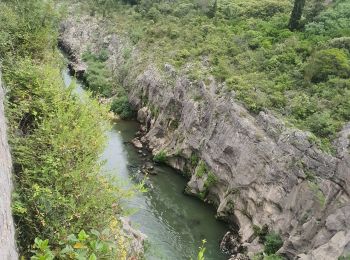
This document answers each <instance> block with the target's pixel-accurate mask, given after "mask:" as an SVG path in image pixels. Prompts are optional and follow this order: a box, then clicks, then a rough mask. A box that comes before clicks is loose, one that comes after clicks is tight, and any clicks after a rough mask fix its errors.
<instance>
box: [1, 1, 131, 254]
mask: <svg viewBox="0 0 350 260" xmlns="http://www.w3.org/2000/svg"><path fill="white" fill-rule="evenodd" d="M59 19H60V12H59V6H58V7H57V6H56V7H55V6H54V3H53V2H52V1H42V0H19V1H2V2H1V3H0V24H1V27H0V55H1V63H2V68H1V69H2V71H3V77H4V82H5V84H6V89H7V91H8V93H7V97H8V101H7V117H8V121H9V135H10V144H11V147H12V156H13V160H14V174H15V191H14V194H13V214H14V218H15V224H16V230H17V239H18V248H19V251H20V254H21V255H22V256H24V257H25V258H29V257H31V256H32V255H33V254H35V255H34V256H32V259H53V258H54V257H55V259H57V258H58V259H82V258H84V257H85V258H84V259H125V258H126V254H127V252H126V246H127V243H128V242H127V241H126V240H125V238H123V235H122V234H121V225H120V223H119V219H118V216H120V215H121V214H122V208H121V203H120V202H121V199H123V198H125V196H126V195H127V194H126V193H125V191H123V190H121V189H120V188H119V187H118V185H116V183H115V182H113V180H111V179H110V178H109V177H108V176H107V175H102V174H101V163H100V162H99V156H100V153H101V151H102V149H103V148H104V144H105V134H104V130H105V126H106V124H105V122H106V120H105V118H104V116H105V115H106V109H105V108H103V107H101V106H100V105H99V104H98V103H97V101H94V100H92V99H91V100H89V102H82V101H81V99H80V98H78V97H77V96H75V94H74V92H73V91H72V90H73V86H72V87H70V88H68V89H66V88H65V87H64V85H63V80H62V77H61V73H60V69H61V67H60V64H61V58H60V57H59V55H58V52H57V47H56V46H57V42H56V40H57V35H58V34H57V29H58V21H59ZM84 230H85V231H86V232H85V231H84Z"/></svg>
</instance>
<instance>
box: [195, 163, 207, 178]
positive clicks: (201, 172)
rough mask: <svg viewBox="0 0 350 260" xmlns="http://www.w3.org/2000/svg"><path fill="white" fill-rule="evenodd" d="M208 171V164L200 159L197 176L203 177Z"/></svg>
mask: <svg viewBox="0 0 350 260" xmlns="http://www.w3.org/2000/svg"><path fill="white" fill-rule="evenodd" d="M207 171H208V169H207V165H206V164H205V162H204V161H203V160H200V161H199V163H198V165H197V168H196V172H195V174H196V176H197V177H199V178H202V177H203V176H204V175H205V174H206V173H207Z"/></svg>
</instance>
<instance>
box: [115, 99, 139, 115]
mask: <svg viewBox="0 0 350 260" xmlns="http://www.w3.org/2000/svg"><path fill="white" fill-rule="evenodd" d="M111 111H113V112H114V113H116V114H118V115H119V116H120V117H121V118H122V119H130V118H132V117H134V116H135V112H134V110H133V109H132V108H131V105H130V103H129V100H128V98H127V97H126V96H122V97H119V98H116V99H114V100H113V102H112V105H111Z"/></svg>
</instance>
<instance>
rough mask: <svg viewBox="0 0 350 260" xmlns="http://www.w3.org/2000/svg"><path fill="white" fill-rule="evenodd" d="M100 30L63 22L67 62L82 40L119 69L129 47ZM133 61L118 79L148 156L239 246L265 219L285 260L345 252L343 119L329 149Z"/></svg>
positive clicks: (217, 88) (212, 90)
mask: <svg viewBox="0 0 350 260" xmlns="http://www.w3.org/2000/svg"><path fill="white" fill-rule="evenodd" d="M101 28H103V22H102V21H98V20H96V19H95V18H88V17H87V18H81V19H80V20H74V19H71V20H68V21H66V22H65V23H64V24H63V25H62V30H61V39H60V42H61V45H62V46H64V48H65V49H66V50H70V51H72V52H73V54H72V55H73V56H74V57H76V60H75V61H74V62H76V61H79V59H80V57H81V54H82V53H83V52H84V51H85V50H86V49H87V46H88V44H89V46H93V48H94V49H95V50H98V49H99V48H101V46H103V47H104V48H107V49H108V51H109V53H110V58H109V60H108V65H109V67H110V68H111V70H112V71H113V72H114V73H115V74H116V75H117V74H118V73H120V72H118V71H119V70H120V66H121V65H122V64H124V63H125V61H124V58H123V55H122V53H123V50H124V48H130V45H129V44H128V43H127V41H126V40H125V39H122V38H121V37H119V36H118V35H114V34H112V35H109V34H108V33H107V32H104V31H103V30H101ZM130 59H131V60H129V62H131V64H132V66H130V70H129V71H128V74H127V76H126V77H125V78H123V80H124V85H125V86H128V87H129V89H128V91H129V100H130V102H131V104H132V105H133V107H134V108H135V109H136V110H138V120H139V121H140V122H141V123H142V124H143V125H144V130H145V131H146V134H145V135H144V136H143V137H142V139H141V140H142V141H144V142H147V144H148V146H149V147H150V148H151V149H152V150H153V152H154V153H157V152H159V151H161V150H162V151H165V152H166V153H167V155H168V160H167V161H168V163H169V164H170V165H171V166H172V167H174V168H176V169H179V170H181V171H183V172H186V173H187V174H188V175H189V176H190V181H189V183H188V188H187V190H188V191H190V192H191V193H193V194H196V195H197V196H199V197H201V198H203V199H206V200H208V201H211V202H212V203H214V204H215V205H216V206H217V215H218V217H220V218H221V219H224V220H226V221H229V222H230V223H233V226H235V227H237V228H238V232H239V234H240V236H241V243H244V244H245V245H246V246H247V248H248V249H249V248H250V247H249V244H250V243H252V242H253V241H254V240H255V238H256V235H255V234H254V232H253V225H256V226H260V227H262V226H263V225H268V226H269V227H270V229H271V230H274V231H276V232H278V233H279V234H280V235H281V237H282V238H283V240H284V245H283V247H282V248H281V249H280V250H279V253H280V254H282V255H284V256H285V257H287V258H289V259H294V258H297V257H298V256H299V257H301V258H302V259H337V258H338V257H339V256H342V255H348V254H350V246H349V243H350V237H349V229H350V223H349V219H350V211H349V206H350V201H349V194H350V156H349V135H350V125H348V126H346V127H344V129H343V131H342V132H341V133H340V134H339V137H338V138H337V140H336V141H335V147H336V154H335V155H329V154H326V153H324V152H322V151H321V150H319V149H318V147H317V145H315V144H314V143H313V142H312V138H311V135H310V134H309V133H307V132H302V131H300V130H298V129H293V128H289V127H287V126H286V125H285V124H284V123H283V122H282V121H281V120H280V119H278V118H277V117H275V116H274V115H273V114H272V113H270V112H268V111H265V112H260V114H259V115H256V116H253V115H251V114H250V113H249V112H248V111H247V110H246V109H245V108H244V107H243V106H242V105H241V104H240V103H239V102H237V101H236V100H235V99H234V94H232V95H231V94H224V95H223V94H220V93H224V88H225V86H224V85H221V84H217V83H216V82H215V80H211V82H210V83H204V82H201V81H196V82H193V81H190V80H189V79H188V78H187V77H186V76H185V73H183V72H181V71H176V70H175V69H174V68H173V67H172V66H171V65H170V64H165V65H164V66H163V67H159V66H158V67H157V66H156V65H155V64H151V63H150V64H149V66H148V67H147V68H143V67H138V64H139V63H140V62H138V59H139V55H138V52H137V50H136V49H135V48H134V49H133V52H132V55H131V58H130ZM199 160H201V161H202V162H204V163H205V165H206V171H205V172H204V174H201V175H199V174H196V173H195V172H196V168H198V167H199V166H198V162H199ZM197 171H198V169H197ZM211 174H214V177H213V176H212V175H211ZM209 180H210V181H209ZM322 255H323V256H324V258H322V257H321V256H322ZM325 257H326V258H325Z"/></svg>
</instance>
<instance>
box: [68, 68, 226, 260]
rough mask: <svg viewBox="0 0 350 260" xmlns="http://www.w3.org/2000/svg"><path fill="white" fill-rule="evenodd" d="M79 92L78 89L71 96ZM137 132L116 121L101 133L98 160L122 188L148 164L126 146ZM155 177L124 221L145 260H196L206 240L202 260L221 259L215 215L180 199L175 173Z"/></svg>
mask: <svg viewBox="0 0 350 260" xmlns="http://www.w3.org/2000/svg"><path fill="white" fill-rule="evenodd" d="M63 77H64V81H65V84H66V85H69V84H70V82H71V77H70V76H69V74H68V71H64V72H63ZM83 92H84V90H83V89H82V88H81V86H80V85H79V84H78V86H77V90H76V93H78V95H81V94H82V93H83ZM138 128H139V124H138V123H137V122H135V121H118V122H117V123H115V124H113V125H111V128H110V130H109V131H108V132H107V135H108V144H107V147H106V149H105V151H104V153H103V156H102V159H104V160H106V165H105V167H106V170H108V171H109V172H111V173H112V174H115V175H116V176H118V178H120V179H122V180H123V181H125V183H126V184H130V183H133V182H135V183H137V182H139V181H140V180H142V179H143V178H144V175H143V174H142V173H141V172H140V168H141V167H142V165H143V164H144V163H145V162H146V160H149V158H150V157H149V156H142V155H140V154H139V153H138V151H137V150H136V149H135V148H134V147H133V146H132V145H130V144H128V142H129V141H131V140H132V139H133V138H134V136H135V133H136V132H137V130H138ZM155 173H156V174H157V175H155V176H149V178H148V180H147V181H146V187H147V188H148V192H146V193H142V194H137V195H136V196H134V197H133V198H132V199H130V200H129V201H128V202H127V207H129V208H132V209H136V210H137V212H136V213H135V214H133V215H132V216H131V217H130V218H131V220H132V222H133V224H134V226H135V227H136V228H138V229H139V230H141V231H142V232H143V233H144V234H146V235H147V237H148V246H147V250H146V256H145V257H146V259H147V260H148V259H150V260H151V259H152V260H153V259H154V260H156V259H157V260H158V259H170V260H173V259H174V260H180V259H181V260H182V259H190V258H193V259H196V255H197V252H198V247H199V246H200V245H201V240H202V239H206V240H207V243H206V254H205V256H206V260H220V259H227V257H225V255H223V254H222V253H221V252H220V250H219V241H220V239H221V238H222V237H223V235H224V234H225V231H226V226H225V225H224V224H223V223H221V222H219V221H217V220H216V219H215V217H214V215H215V210H214V209H213V208H211V207H210V206H208V205H205V204H204V203H203V202H201V201H199V200H197V199H195V198H192V197H189V196H186V195H184V194H183V190H184V188H185V185H186V181H185V179H184V178H183V177H182V176H181V175H180V174H179V173H178V172H175V171H174V170H173V169H171V168H169V167H166V166H155Z"/></svg>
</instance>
